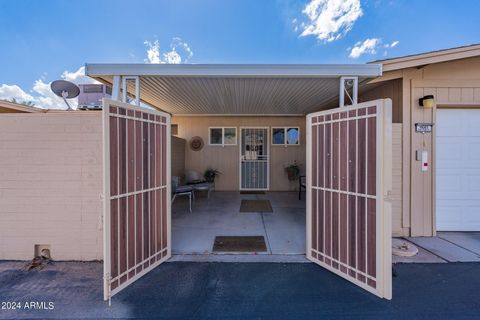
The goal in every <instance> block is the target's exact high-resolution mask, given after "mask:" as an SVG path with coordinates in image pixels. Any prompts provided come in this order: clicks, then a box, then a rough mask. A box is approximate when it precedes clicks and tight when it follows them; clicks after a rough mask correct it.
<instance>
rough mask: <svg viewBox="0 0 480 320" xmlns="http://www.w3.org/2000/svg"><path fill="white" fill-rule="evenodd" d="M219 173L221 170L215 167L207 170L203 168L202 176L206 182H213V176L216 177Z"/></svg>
mask: <svg viewBox="0 0 480 320" xmlns="http://www.w3.org/2000/svg"><path fill="white" fill-rule="evenodd" d="M220 174H221V172H220V171H218V170H217V169H212V168H208V169H207V170H205V173H204V174H203V177H204V178H205V180H206V181H207V182H214V181H215V177H218V176H219V175H220Z"/></svg>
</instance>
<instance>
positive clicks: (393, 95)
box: [358, 79, 403, 123]
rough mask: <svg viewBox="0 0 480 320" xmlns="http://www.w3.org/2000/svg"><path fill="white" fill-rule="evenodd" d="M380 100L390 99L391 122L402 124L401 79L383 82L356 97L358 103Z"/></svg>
mask: <svg viewBox="0 0 480 320" xmlns="http://www.w3.org/2000/svg"><path fill="white" fill-rule="evenodd" d="M380 98H390V99H392V121H393V123H402V103H403V102H402V98H403V97H402V79H395V80H389V81H385V82H384V83H383V84H381V85H379V86H377V87H375V88H373V89H371V90H368V91H366V92H360V96H359V97H358V99H359V102H365V101H370V100H376V99H380Z"/></svg>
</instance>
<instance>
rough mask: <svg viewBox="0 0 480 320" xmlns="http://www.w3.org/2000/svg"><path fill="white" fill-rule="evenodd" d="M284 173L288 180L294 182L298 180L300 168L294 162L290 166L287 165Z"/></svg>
mask: <svg viewBox="0 0 480 320" xmlns="http://www.w3.org/2000/svg"><path fill="white" fill-rule="evenodd" d="M285 171H287V176H288V180H290V181H295V180H297V179H298V176H299V175H300V166H299V165H298V164H297V161H296V160H295V161H294V162H293V163H292V164H289V165H288V166H286V167H285Z"/></svg>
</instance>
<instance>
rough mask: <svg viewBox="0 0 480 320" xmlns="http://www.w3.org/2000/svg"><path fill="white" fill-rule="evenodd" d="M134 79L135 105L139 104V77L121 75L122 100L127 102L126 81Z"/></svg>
mask: <svg viewBox="0 0 480 320" xmlns="http://www.w3.org/2000/svg"><path fill="white" fill-rule="evenodd" d="M129 80H134V81H135V105H136V106H139V105H140V77H139V76H122V102H125V103H128V100H127V92H128V91H127V81H129Z"/></svg>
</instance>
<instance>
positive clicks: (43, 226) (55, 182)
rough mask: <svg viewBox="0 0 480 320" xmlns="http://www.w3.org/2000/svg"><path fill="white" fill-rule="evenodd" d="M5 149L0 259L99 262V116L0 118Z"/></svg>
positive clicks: (0, 143)
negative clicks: (40, 253) (46, 254)
mask: <svg viewBox="0 0 480 320" xmlns="http://www.w3.org/2000/svg"><path fill="white" fill-rule="evenodd" d="M0 149H1V150H2V153H1V154H0V259H18V260H27V259H32V258H33V253H34V245H35V244H49V245H50V246H51V250H52V257H53V258H54V259H56V260H99V259H102V258H103V253H102V252H103V240H102V239H103V237H102V228H101V213H102V205H101V204H102V202H101V198H100V194H101V193H102V120H101V113H100V112H84V111H81V112H80V111H79V112H75V111H72V112H52V113H35V114H9V115H2V116H0Z"/></svg>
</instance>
